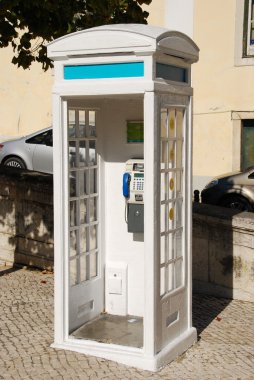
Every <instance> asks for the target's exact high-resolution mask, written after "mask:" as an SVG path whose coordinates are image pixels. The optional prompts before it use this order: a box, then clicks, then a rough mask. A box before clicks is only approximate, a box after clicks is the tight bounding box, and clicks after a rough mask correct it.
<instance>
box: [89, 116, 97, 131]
mask: <svg viewBox="0 0 254 380" xmlns="http://www.w3.org/2000/svg"><path fill="white" fill-rule="evenodd" d="M95 116H96V113H95V111H89V136H93V137H96V128H95Z"/></svg>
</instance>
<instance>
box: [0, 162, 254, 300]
mask: <svg viewBox="0 0 254 380" xmlns="http://www.w3.org/2000/svg"><path fill="white" fill-rule="evenodd" d="M253 248H254V213H246V212H244V213H239V212H238V211H234V210H230V209H224V208H220V207H215V206H209V205H203V204H199V203H194V205H193V288H194V291H195V292H202V293H205V294H213V295H216V296H221V297H227V298H236V299H242V300H248V301H253V300H254V250H253ZM53 251H54V241H53V178H52V176H51V175H47V174H41V173H36V172H29V171H24V170H18V169H12V168H4V167H0V263H15V264H21V265H32V266H35V267H39V268H43V269H44V268H52V267H53V260H54V259H53V257H54V254H53Z"/></svg>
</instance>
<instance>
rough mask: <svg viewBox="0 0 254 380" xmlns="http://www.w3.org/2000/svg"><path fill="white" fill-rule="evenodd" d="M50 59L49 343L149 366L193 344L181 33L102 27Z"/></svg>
mask: <svg viewBox="0 0 254 380" xmlns="http://www.w3.org/2000/svg"><path fill="white" fill-rule="evenodd" d="M48 56H49V57H50V58H51V59H53V60H54V67H55V69H54V76H55V83H54V88H53V131H54V132H53V138H54V218H55V222H54V228H55V338H54V347H57V348H63V349H68V350H73V351H78V352H81V353H84V354H88V355H94V356H98V357H103V358H106V359H110V360H114V361H117V362H120V363H124V364H127V365H131V366H134V367H139V368H142V369H147V370H151V371H156V370H158V369H159V368H161V367H162V366H163V365H165V364H166V363H168V362H170V361H171V360H173V359H174V358H176V357H177V356H178V355H180V354H181V353H183V352H184V351H185V350H187V349H188V348H189V347H190V346H191V345H192V344H193V343H194V342H195V341H196V329H195V328H194V327H192V310H191V304H192V298H191V280H192V278H191V175H192V172H191V144H192V141H191V135H192V129H191V121H192V88H191V84H190V83H191V64H192V63H194V62H196V61H197V60H198V48H197V46H196V45H195V44H194V42H193V41H192V40H191V39H190V38H188V37H187V36H186V35H184V34H182V33H179V32H176V31H169V30H167V29H164V28H159V27H154V26H148V25H136V24H126V25H123V24H121V25H108V26H101V27H96V28H92V29H88V30H83V31H80V32H77V33H74V34H69V35H66V36H64V37H62V38H59V39H57V40H56V41H54V42H52V43H50V44H49V45H48Z"/></svg>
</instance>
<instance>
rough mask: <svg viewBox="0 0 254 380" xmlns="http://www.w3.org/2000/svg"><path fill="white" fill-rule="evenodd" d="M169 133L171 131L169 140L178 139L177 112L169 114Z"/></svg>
mask: <svg viewBox="0 0 254 380" xmlns="http://www.w3.org/2000/svg"><path fill="white" fill-rule="evenodd" d="M168 131H169V138H170V139H173V138H175V137H176V132H175V131H176V128H175V110H171V111H170V112H169V118H168Z"/></svg>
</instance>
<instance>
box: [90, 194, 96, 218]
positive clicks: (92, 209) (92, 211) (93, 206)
mask: <svg viewBox="0 0 254 380" xmlns="http://www.w3.org/2000/svg"><path fill="white" fill-rule="evenodd" d="M96 204H97V199H96V198H90V200H89V215H90V217H89V222H94V221H96V220H97V216H96V214H97V208H96Z"/></svg>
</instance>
